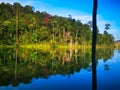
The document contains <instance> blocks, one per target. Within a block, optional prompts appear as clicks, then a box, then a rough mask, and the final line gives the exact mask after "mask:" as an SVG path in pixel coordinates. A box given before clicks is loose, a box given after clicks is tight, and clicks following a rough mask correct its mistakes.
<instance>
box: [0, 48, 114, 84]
mask: <svg viewBox="0 0 120 90" xmlns="http://www.w3.org/2000/svg"><path fill="white" fill-rule="evenodd" d="M103 52H104V53H103ZM106 52H111V53H106ZM112 55H113V50H111V49H107V50H106V51H105V50H102V49H99V50H97V54H96V59H101V58H104V57H105V58H107V57H108V58H110V57H111V56H112ZM90 63H91V50H90V49H84V50H82V49H79V50H78V49H75V50H73V49H68V50H56V49H55V50H52V51H51V50H49V51H42V50H30V49H28V50H27V49H21V48H18V49H16V50H15V49H12V48H1V51H0V67H1V68H0V86H8V85H12V86H18V85H19V84H21V83H24V84H28V83H31V80H32V78H44V79H47V78H49V77H50V76H52V75H54V76H55V75H58V74H60V75H62V76H68V77H70V76H71V75H73V74H74V73H75V72H80V70H81V69H82V68H84V69H86V70H88V68H89V67H90Z"/></svg>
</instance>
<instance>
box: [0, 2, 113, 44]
mask: <svg viewBox="0 0 120 90" xmlns="http://www.w3.org/2000/svg"><path fill="white" fill-rule="evenodd" d="M17 22H18V25H17ZM16 37H17V38H16ZM17 39H18V43H19V44H35V43H48V44H53V43H54V44H63V45H64V44H65V45H67V44H69V45H73V44H79V45H91V43H92V30H91V27H90V25H89V24H88V23H87V24H83V23H81V21H80V20H75V19H73V18H72V16H71V15H69V16H68V17H61V16H57V15H54V16H53V15H50V14H48V13H47V12H40V11H35V10H34V8H33V7H31V6H29V5H26V6H22V5H21V4H20V3H14V4H13V5H11V4H9V3H1V4H0V44H1V45H6V44H7V45H13V44H15V43H16V42H17ZM97 44H98V45H112V44H114V37H113V36H112V35H111V34H109V33H107V31H106V32H105V33H104V34H100V33H99V30H98V37H97Z"/></svg>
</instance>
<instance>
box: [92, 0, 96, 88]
mask: <svg viewBox="0 0 120 90" xmlns="http://www.w3.org/2000/svg"><path fill="white" fill-rule="evenodd" d="M93 5H94V6H93V17H92V19H93V20H92V23H93V35H92V89H93V90H97V80H96V37H97V23H96V21H97V20H96V16H97V0H94V4H93Z"/></svg>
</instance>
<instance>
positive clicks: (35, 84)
mask: <svg viewBox="0 0 120 90" xmlns="http://www.w3.org/2000/svg"><path fill="white" fill-rule="evenodd" d="M105 66H106V67H107V68H109V69H107V70H105ZM90 67H91V65H90ZM88 69H90V68H88ZM119 69H120V54H118V51H117V50H115V51H114V56H113V57H111V58H110V59H109V60H107V61H106V62H104V61H103V59H100V60H98V64H97V84H98V90H120V85H119V84H120V71H119ZM33 89H34V90H92V73H91V72H90V71H89V70H85V69H81V71H80V72H78V73H74V74H73V75H68V76H61V75H59V74H58V75H56V76H53V75H52V76H50V78H48V79H42V78H38V79H35V78H33V79H32V80H31V83H30V84H23V83H21V84H20V85H19V86H18V87H12V86H7V87H0V90H33Z"/></svg>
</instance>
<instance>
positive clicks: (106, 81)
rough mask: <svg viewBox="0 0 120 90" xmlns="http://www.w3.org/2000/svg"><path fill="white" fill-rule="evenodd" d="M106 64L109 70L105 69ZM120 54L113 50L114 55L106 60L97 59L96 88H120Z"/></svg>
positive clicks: (113, 89) (111, 89)
mask: <svg viewBox="0 0 120 90" xmlns="http://www.w3.org/2000/svg"><path fill="white" fill-rule="evenodd" d="M106 64H107V65H108V67H109V70H107V71H105V66H104V65H106ZM119 69H120V54H118V51H117V50H115V51H114V56H113V57H112V58H111V59H109V60H108V61H107V62H103V60H99V64H98V65H97V79H98V80H97V81H98V90H120V70H119Z"/></svg>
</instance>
